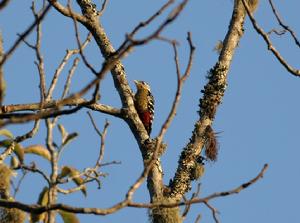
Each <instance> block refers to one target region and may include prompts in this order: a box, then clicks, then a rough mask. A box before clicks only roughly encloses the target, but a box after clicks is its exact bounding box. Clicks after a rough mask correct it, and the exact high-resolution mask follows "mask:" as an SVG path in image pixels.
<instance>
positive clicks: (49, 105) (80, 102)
mask: <svg viewBox="0 0 300 223" xmlns="http://www.w3.org/2000/svg"><path fill="white" fill-rule="evenodd" d="M60 105H61V100H58V101H49V102H46V103H45V104H44V106H43V108H42V109H53V110H58V109H59V108H60V107H61V106H60ZM65 105H66V106H84V107H87V108H90V109H92V110H94V111H99V112H102V113H105V114H109V115H112V116H115V117H119V118H121V117H122V111H121V110H120V109H117V108H114V107H111V106H109V105H104V104H99V103H89V101H87V100H85V99H82V98H78V99H75V100H70V101H69V103H67V104H65ZM40 109H41V108H40V104H39V103H33V104H16V105H4V106H2V107H1V108H0V118H4V117H5V116H6V117H7V118H9V117H10V115H9V114H7V113H12V112H19V111H39V110H40ZM14 115H16V114H12V115H11V116H14Z"/></svg>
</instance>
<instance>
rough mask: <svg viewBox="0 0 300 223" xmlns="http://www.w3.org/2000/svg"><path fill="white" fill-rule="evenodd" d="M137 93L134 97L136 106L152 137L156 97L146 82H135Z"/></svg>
mask: <svg viewBox="0 0 300 223" xmlns="http://www.w3.org/2000/svg"><path fill="white" fill-rule="evenodd" d="M134 83H135V85H136V88H137V91H136V93H135V95H134V106H135V109H136V111H137V113H138V114H139V117H140V119H141V121H142V123H143V124H144V126H145V129H146V130H147V132H148V135H150V133H151V130H152V122H153V119H154V97H153V95H152V93H151V89H150V86H149V84H147V83H146V82H145V81H137V80H135V81H134Z"/></svg>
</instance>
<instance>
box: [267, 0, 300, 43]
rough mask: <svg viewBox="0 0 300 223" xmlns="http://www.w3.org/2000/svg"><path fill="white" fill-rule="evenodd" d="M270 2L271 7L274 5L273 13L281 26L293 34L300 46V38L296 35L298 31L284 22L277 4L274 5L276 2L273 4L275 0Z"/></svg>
mask: <svg viewBox="0 0 300 223" xmlns="http://www.w3.org/2000/svg"><path fill="white" fill-rule="evenodd" d="M269 3H270V5H271V7H272V11H273V13H274V15H275V17H276V19H277V21H278V23H279V25H280V26H281V27H283V28H284V30H287V31H288V32H289V33H290V34H291V36H292V37H293V39H294V41H295V44H296V45H297V46H298V47H300V42H299V40H298V38H297V36H296V33H295V32H294V31H293V30H292V29H291V28H290V27H289V26H287V25H285V24H284V23H283V21H282V19H281V18H280V15H279V13H278V12H277V10H276V9H275V6H274V4H273V1H272V0H269Z"/></svg>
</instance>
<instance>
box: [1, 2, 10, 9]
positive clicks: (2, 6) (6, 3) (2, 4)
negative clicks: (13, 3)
mask: <svg viewBox="0 0 300 223" xmlns="http://www.w3.org/2000/svg"><path fill="white" fill-rule="evenodd" d="M9 2H10V0H2V1H1V2H0V10H2V9H4V8H5V7H6V6H7V5H8V3H9Z"/></svg>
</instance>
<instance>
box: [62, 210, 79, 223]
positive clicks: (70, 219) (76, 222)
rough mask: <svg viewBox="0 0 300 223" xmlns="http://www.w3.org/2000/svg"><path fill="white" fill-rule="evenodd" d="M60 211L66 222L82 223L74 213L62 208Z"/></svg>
mask: <svg viewBox="0 0 300 223" xmlns="http://www.w3.org/2000/svg"><path fill="white" fill-rule="evenodd" d="M58 213H59V214H60V216H61V217H62V219H63V221H64V223H80V221H79V219H78V218H77V216H76V215H75V214H74V213H70V212H66V211H61V210H59V211H58Z"/></svg>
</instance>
